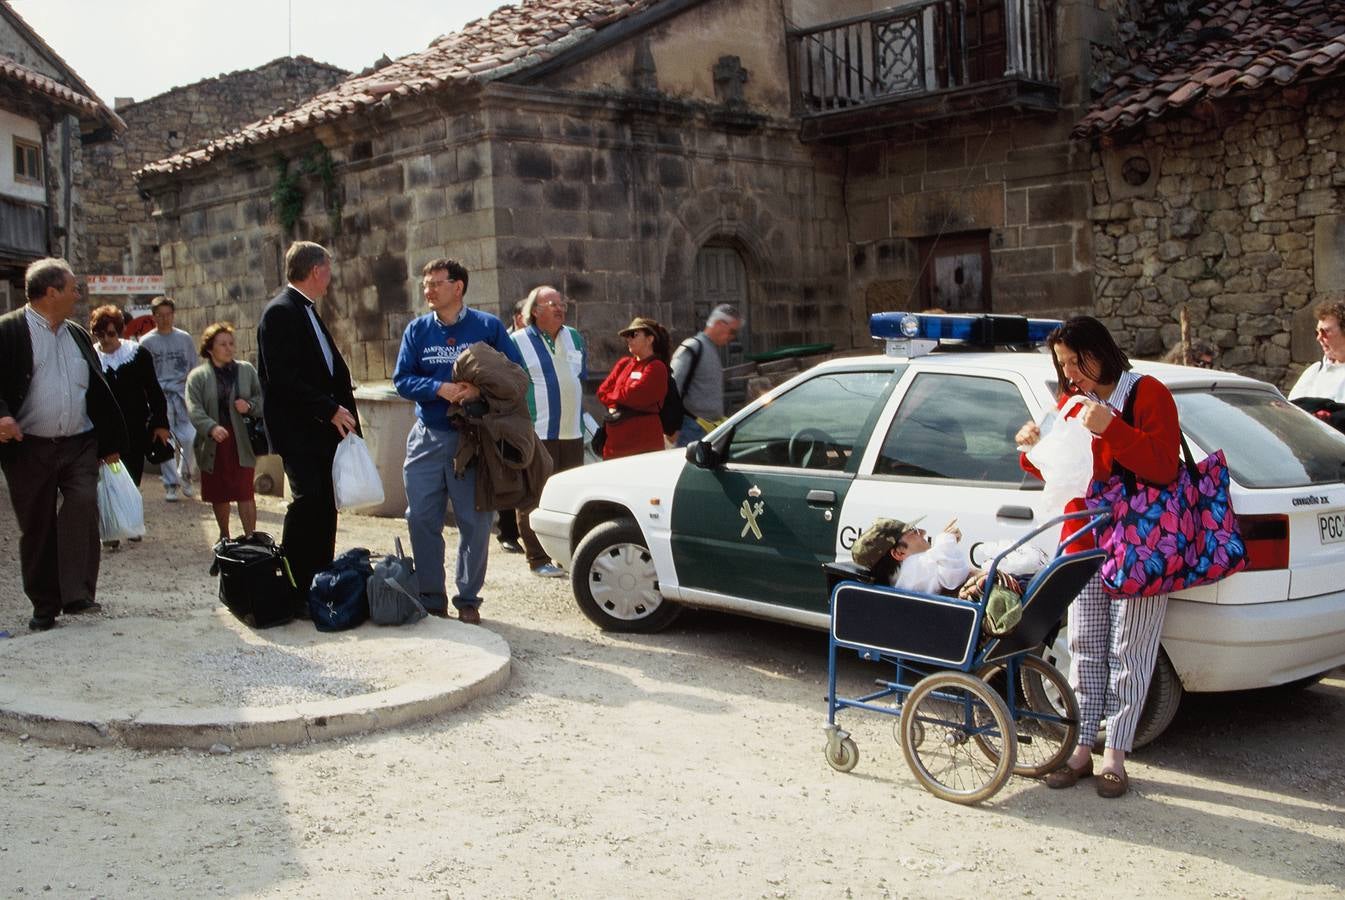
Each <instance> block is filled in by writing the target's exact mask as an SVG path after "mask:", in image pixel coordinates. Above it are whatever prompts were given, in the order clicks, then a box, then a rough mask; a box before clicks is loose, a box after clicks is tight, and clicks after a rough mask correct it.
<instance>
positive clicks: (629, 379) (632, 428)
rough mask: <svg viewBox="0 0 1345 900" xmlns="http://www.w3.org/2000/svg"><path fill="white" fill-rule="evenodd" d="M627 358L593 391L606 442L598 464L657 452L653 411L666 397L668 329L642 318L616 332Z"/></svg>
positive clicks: (658, 426) (658, 424)
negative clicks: (602, 409)
mask: <svg viewBox="0 0 1345 900" xmlns="http://www.w3.org/2000/svg"><path fill="white" fill-rule="evenodd" d="M617 333H618V334H619V335H621V337H623V338H625V339H626V349H627V350H628V351H629V354H628V355H626V356H623V357H621V358H620V359H619V360H617V361H616V365H614V366H612V371H611V372H609V373H608V375H607V377H606V378H605V379H603V382H602V384H601V385H599V386H598V400H599V401H600V402H601V403H602V404H603V405H604V406H606V407H607V412H608V419H607V421H606V422H605V423H604V428H605V429H606V431H607V443H606V444H605V445H604V446H603V448H602V458H603V459H616V458H617V457H620V456H634V455H635V454H636V453H649V452H650V451H653V450H662V449H663V447H664V443H663V423H662V421H660V419H659V409H660V408H661V407H662V406H663V399H664V397H666V396H667V394H668V377H669V376H668V330H667V329H666V328H664V327H663V326H662V325H660V324H659V323H658V322H655V321H654V320H653V319H647V318H645V317H644V316H636V317H635V318H634V319H632V320H631V323H630V325H628V326H626V327H625V328H623V329H621V331H619V332H617Z"/></svg>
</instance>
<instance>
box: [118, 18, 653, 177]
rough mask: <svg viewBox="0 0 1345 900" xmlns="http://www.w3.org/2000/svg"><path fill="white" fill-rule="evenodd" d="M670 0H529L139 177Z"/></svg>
mask: <svg viewBox="0 0 1345 900" xmlns="http://www.w3.org/2000/svg"><path fill="white" fill-rule="evenodd" d="M662 2H665V0H522V2H520V3H518V4H517V5H515V6H503V7H500V8H499V9H497V10H495V12H493V13H491V14H490V15H489V16H486V17H485V18H482V19H477V20H475V21H473V22H469V23H467V24H466V25H464V26H463V28H462V30H461V31H457V32H454V33H453V34H448V35H444V36H443V37H440V38H437V39H436V40H435V41H433V42H432V43H431V44H430V46H429V47H427V48H426V49H424V50H421V51H419V52H417V53H410V54H407V55H406V56H403V57H401V58H399V59H396V60H394V61H392V62H391V63H389V64H387V65H385V66H383V67H381V68H379V69H377V70H375V71H372V72H367V73H361V74H359V75H355V76H353V77H351V78H348V79H346V80H345V81H343V82H341V83H340V84H338V85H336V86H335V87H333V88H332V89H331V90H328V91H324V92H323V93H321V94H318V95H317V96H315V97H312V98H310V99H309V100H306V101H305V102H304V103H302V104H300V105H299V106H296V107H295V108H293V109H291V110H288V111H285V112H282V113H279V114H277V115H272V116H268V117H267V118H265V119H262V120H260V121H257V122H253V123H252V124H251V125H246V126H244V127H243V128H240V129H239V130H238V131H235V132H233V133H232V134H228V135H225V136H224V137H221V138H217V139H215V140H213V141H210V142H208V143H205V144H202V145H201V146H200V147H197V148H196V149H194V150H188V151H185V152H182V153H178V154H176V155H174V156H170V157H168V158H166V159H161V160H159V161H158V162H153V163H150V164H149V165H147V166H145V167H144V168H142V169H140V171H138V172H136V177H137V178H141V177H143V176H145V175H148V174H153V173H167V172H176V171H181V170H184V169H190V168H194V167H196V166H199V165H202V164H204V163H206V162H209V161H210V160H212V159H214V158H215V157H218V156H221V155H223V154H227V153H229V152H231V151H233V150H236V149H238V148H241V147H246V146H249V145H253V144H260V143H263V142H266V141H269V140H273V139H276V138H279V137H283V136H285V135H288V134H294V133H296V132H300V131H304V130H307V129H309V128H313V127H316V126H317V125H320V124H322V123H324V122H330V121H333V120H335V119H340V118H342V117H345V116H349V115H351V114H353V113H355V112H358V111H359V110H362V109H368V108H369V107H372V106H374V105H375V104H377V103H379V102H396V100H397V99H400V98H404V97H410V96H413V95H417V94H424V93H429V92H432V91H438V90H443V89H445V88H449V87H452V86H454V85H461V84H464V83H467V82H471V81H477V82H481V81H491V80H494V79H498V78H502V77H504V76H506V75H510V74H513V73H514V72H517V71H520V70H522V69H526V68H530V67H532V66H535V65H538V64H540V63H542V62H545V61H546V60H548V59H551V58H553V57H555V56H556V55H557V54H559V53H561V52H563V51H565V50H568V49H569V48H571V47H573V46H575V45H576V44H578V43H579V42H581V41H583V40H585V39H587V38H589V37H591V36H593V35H594V34H596V33H597V32H599V31H601V30H603V29H604V28H607V27H609V26H611V25H613V24H615V23H617V22H620V21H621V20H623V19H627V18H629V17H631V16H633V15H636V14H638V13H640V12H643V11H644V10H646V9H649V8H651V7H654V6H657V5H659V4H660V3H662Z"/></svg>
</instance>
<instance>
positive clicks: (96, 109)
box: [0, 0, 125, 311]
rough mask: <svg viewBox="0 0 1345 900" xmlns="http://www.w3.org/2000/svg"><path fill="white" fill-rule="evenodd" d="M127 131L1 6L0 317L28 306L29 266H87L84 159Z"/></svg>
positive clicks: (53, 53) (5, 5) (48, 48)
mask: <svg viewBox="0 0 1345 900" xmlns="http://www.w3.org/2000/svg"><path fill="white" fill-rule="evenodd" d="M124 127H125V126H124V125H123V123H122V121H121V119H119V118H118V117H117V115H116V114H115V113H113V112H112V110H110V109H108V108H107V107H106V106H105V105H104V104H103V102H102V101H101V100H99V99H98V95H97V94H95V93H94V92H93V90H91V89H90V88H89V86H88V85H87V84H86V83H85V82H84V81H83V79H81V78H80V77H79V75H77V74H76V73H75V71H74V70H73V69H71V68H70V66H69V64H67V63H66V62H65V60H63V59H61V57H60V55H59V54H57V53H56V51H55V50H53V49H52V48H51V46H50V45H49V44H47V42H46V41H44V40H43V39H42V38H41V37H40V36H39V35H38V34H37V33H36V32H35V31H33V29H32V28H31V27H29V25H28V23H26V22H25V21H24V20H23V19H22V18H20V17H19V15H18V14H17V13H16V12H14V10H13V9H12V8H11V7H10V5H9V4H8V3H5V2H3V0H0V311H4V310H8V309H12V308H14V307H15V306H19V305H22V304H23V302H24V292H23V272H24V269H25V268H27V266H28V264H29V263H31V262H32V261H34V260H36V259H40V258H42V257H44V256H53V255H55V256H63V257H65V258H66V259H68V260H70V262H71V264H72V265H74V266H75V267H76V270H77V271H78V270H79V268H80V267H81V266H82V265H83V264H84V262H85V261H86V260H87V258H88V252H89V249H90V247H89V242H88V241H87V239H86V238H85V235H84V229H83V221H84V211H85V210H84V207H85V197H84V194H83V192H82V191H81V189H80V174H81V170H82V168H83V165H84V158H85V153H86V152H87V151H88V149H89V148H90V147H94V146H97V145H98V144H99V143H100V142H103V141H106V140H108V139H110V138H112V137H114V136H115V135H116V134H117V133H118V132H119V131H121V130H122V129H123V128H124Z"/></svg>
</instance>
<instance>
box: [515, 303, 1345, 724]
mask: <svg viewBox="0 0 1345 900" xmlns="http://www.w3.org/2000/svg"><path fill="white" fill-rule="evenodd" d="M1056 324H1058V323H1055V322H1053V321H1049V320H1029V319H1023V318H1018V317H1010V316H932V315H918V316H917V315H910V314H903V313H884V314H879V315H876V316H874V317H873V318H872V322H871V331H872V333H873V335H874V337H875V338H876V339H880V340H885V341H886V343H887V353H886V354H885V355H882V356H869V357H853V358H842V359H836V360H832V361H829V362H826V363H823V364H821V365H818V366H816V367H814V368H813V369H810V370H809V371H807V372H804V373H802V374H800V375H798V376H796V377H795V378H793V379H792V380H790V381H788V382H786V383H785V384H782V385H781V386H779V387H778V388H776V389H775V390H773V391H771V392H770V393H769V394H767V395H765V396H763V397H762V398H760V399H758V400H756V401H755V402H753V403H751V404H750V405H748V406H747V407H745V408H744V409H743V410H741V411H740V412H738V413H737V414H736V415H734V416H732V417H731V418H730V419H729V420H728V421H726V422H724V423H723V424H722V425H721V426H720V427H719V428H717V429H715V430H714V431H713V432H711V433H710V434H709V435H707V436H706V438H705V440H703V441H701V442H699V443H696V444H692V445H691V446H690V447H688V448H687V449H686V451H685V452H683V451H681V450H668V451H664V452H661V453H649V454H644V455H640V456H634V457H628V458H625V459H618V460H612V461H609V462H604V463H600V464H598V465H591V466H584V467H582V468H580V469H576V470H571V471H568V472H564V473H561V474H558V475H555V476H554V477H552V478H551V479H550V481H548V482H547V485H546V489H545V490H544V492H543V494H542V498H541V502H540V507H539V508H538V510H537V511H536V512H534V513H533V514H532V518H531V521H532V526H533V528H534V529H535V530H536V531H537V534H538V536H539V537H540V539H541V541H542V544H543V546H544V547H545V548H546V550H547V552H549V553H550V554H551V556H552V557H554V558H555V559H556V560H557V561H558V562H560V563H561V564H562V565H564V566H566V567H567V568H568V569H570V571H571V573H572V582H573V587H574V594H575V599H576V601H577V602H578V604H579V608H580V609H581V610H582V611H583V612H584V614H585V615H587V616H588V617H589V618H590V619H592V620H593V621H594V622H596V623H597V624H598V625H599V626H601V627H602V628H605V629H609V630H613V631H657V630H659V629H661V628H664V627H666V626H667V625H668V624H669V623H670V622H672V620H673V619H674V618H675V617H676V616H677V614H678V613H679V612H680V611H681V609H682V608H683V607H687V606H696V607H706V608H713V609H719V610H727V611H730V612H736V613H742V614H745V615H750V616H757V617H761V618H766V619H774V620H778V621H785V622H792V623H797V624H800V625H806V626H811V627H816V628H826V627H827V625H828V615H827V600H828V590H827V579H826V575H825V573H824V572H823V569H822V565H823V564H824V563H827V562H832V561H835V560H848V559H849V558H850V553H849V551H850V547H851V545H852V544H853V543H854V540H855V538H856V537H857V536H858V535H859V534H860V533H861V532H862V531H863V530H864V528H865V527H867V526H868V525H869V523H871V522H872V521H873V520H874V519H875V518H877V517H880V516H894V517H898V518H903V519H909V518H911V517H913V516H916V515H924V516H926V523H927V524H928V525H929V526H930V527H931V529H937V528H941V527H942V526H943V524H944V523H945V522H947V521H949V520H951V519H953V518H956V519H957V520H958V523H959V525H960V528H961V530H962V532H963V534H964V535H965V537H964V543H965V545H966V546H970V545H971V544H973V543H974V542H978V541H999V540H1004V539H1010V538H1016V537H1018V536H1021V535H1022V534H1023V533H1025V532H1026V531H1027V530H1028V529H1030V528H1031V527H1032V526H1033V524H1034V523H1038V522H1042V521H1045V519H1047V518H1050V517H1051V516H1053V515H1055V514H1057V513H1058V512H1059V510H1055V509H1046V508H1044V503H1043V502H1042V492H1041V488H1042V485H1041V482H1039V481H1037V480H1036V479H1033V478H1030V477H1027V476H1025V475H1024V473H1023V472H1022V471H1021V469H1020V468H1019V465H1018V451H1017V450H1016V448H1015V446H1014V434H1015V432H1016V431H1017V430H1018V428H1019V426H1021V425H1022V424H1023V423H1024V422H1025V421H1027V420H1028V419H1036V420H1040V419H1041V418H1042V417H1043V416H1044V415H1045V414H1046V413H1047V412H1048V411H1049V410H1051V409H1052V408H1053V407H1054V402H1055V391H1056V373H1055V369H1054V367H1053V366H1052V364H1051V359H1050V357H1049V356H1048V355H1047V354H1046V353H1045V352H1043V351H1042V350H1041V348H1040V347H1039V346H1037V345H1039V344H1040V342H1041V341H1042V340H1043V339H1044V337H1045V335H1046V334H1047V333H1048V332H1049V331H1050V329H1051V328H1052V327H1054V325H1056ZM1005 347H1007V348H1010V349H1009V350H1008V351H1006V350H1005V349H996V348H1005ZM1136 369H1137V370H1138V371H1140V372H1143V373H1146V374H1149V375H1153V376H1155V377H1157V378H1158V379H1159V380H1161V381H1162V382H1164V383H1165V384H1166V385H1167V386H1168V387H1169V388H1170V389H1171V390H1172V392H1173V395H1174V397H1175V398H1176V401H1177V406H1178V409H1179V411H1180V415H1181V423H1182V428H1183V431H1184V432H1185V434H1186V436H1187V439H1188V441H1189V442H1190V444H1191V446H1192V451H1193V452H1194V453H1195V454H1196V456H1197V458H1199V457H1200V456H1201V455H1203V454H1202V452H1201V451H1202V450H1203V451H1204V452H1206V453H1208V452H1212V451H1213V450H1215V449H1219V448H1223V449H1224V451H1225V453H1226V454H1227V456H1228V462H1229V468H1230V470H1231V472H1232V476H1233V480H1234V484H1233V488H1232V490H1233V503H1234V507H1235V508H1236V509H1237V511H1238V513H1239V517H1240V520H1241V526H1242V530H1243V534H1244V538H1245V539H1246V541H1247V545H1248V548H1249V551H1250V566H1249V568H1248V570H1246V571H1244V572H1241V573H1239V574H1237V575H1234V576H1232V577H1231V578H1228V579H1225V580H1224V581H1222V582H1220V583H1218V584H1216V585H1210V586H1206V587H1201V588H1196V589H1193V590H1189V591H1183V592H1181V593H1180V594H1177V595H1174V597H1173V599H1172V602H1171V604H1170V605H1169V608H1168V614H1167V620H1166V625H1165V627H1164V631H1163V654H1162V656H1161V659H1160V661H1159V666H1158V671H1157V673H1156V675H1155V678H1154V686H1153V688H1152V689H1151V691H1150V697H1149V704H1148V709H1146V714H1145V722H1144V724H1143V725H1142V729H1141V730H1142V733H1141V735H1140V737H1141V739H1142V740H1151V739H1152V738H1153V737H1154V736H1156V735H1157V733H1158V732H1160V731H1161V730H1162V729H1163V728H1165V727H1166V726H1167V724H1168V722H1169V721H1170V720H1171V717H1172V715H1173V713H1174V712H1175V711H1176V706H1177V702H1178V701H1179V700H1180V697H1181V695H1182V692H1183V690H1186V691H1227V690H1240V689H1246V688H1257V687H1266V686H1271V685H1281V684H1289V683H1295V682H1299V683H1304V684H1310V683H1312V682H1313V681H1315V680H1316V678H1318V677H1320V676H1321V675H1322V674H1324V673H1325V672H1327V671H1329V670H1331V669H1333V668H1334V667H1336V666H1339V665H1342V664H1345V483H1342V479H1343V478H1345V468H1343V467H1345V437H1343V436H1342V435H1340V434H1339V433H1337V432H1336V431H1334V430H1333V429H1331V428H1330V427H1329V426H1327V425H1325V424H1324V423H1322V422H1319V421H1317V420H1316V419H1314V418H1313V417H1312V416H1309V415H1307V414H1306V413H1304V412H1302V411H1300V410H1299V409H1298V408H1296V407H1294V406H1293V405H1291V404H1289V403H1288V402H1287V401H1285V399H1284V398H1283V396H1282V395H1281V394H1280V392H1279V391H1278V390H1276V389H1275V388H1274V387H1273V386H1271V385H1269V384H1266V383H1263V382H1260V381H1256V380H1253V379H1250V378H1245V377H1242V376H1239V375H1234V374H1231V373H1226V372H1218V371H1212V370H1208V369H1199V368H1185V367H1179V366H1168V365H1162V364H1158V363H1141V362H1137V363H1136ZM1040 540H1041V541H1042V547H1043V549H1046V550H1050V549H1053V548H1052V547H1051V546H1049V537H1046V536H1044V537H1042V538H1040ZM1063 644H1064V641H1063V640H1061V641H1058V642H1057V647H1056V648H1055V649H1054V650H1053V651H1048V652H1054V653H1055V655H1056V657H1057V664H1058V665H1063V664H1065V663H1067V660H1061V659H1059V657H1061V656H1063V655H1064V654H1065V652H1066V651H1065V649H1064V647H1063Z"/></svg>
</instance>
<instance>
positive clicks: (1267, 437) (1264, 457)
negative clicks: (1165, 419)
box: [1173, 388, 1345, 488]
mask: <svg viewBox="0 0 1345 900" xmlns="http://www.w3.org/2000/svg"><path fill="white" fill-rule="evenodd" d="M1173 397H1174V398H1175V399H1176V401H1177V410H1178V412H1179V414H1180V415H1181V422H1182V430H1183V431H1185V432H1186V433H1187V434H1188V435H1189V436H1190V437H1192V438H1194V439H1195V441H1196V443H1198V444H1200V446H1201V447H1202V448H1203V449H1204V450H1205V451H1206V452H1207V453H1208V452H1213V451H1215V450H1219V449H1222V450H1223V451H1224V455H1225V456H1227V457H1228V468H1229V470H1230V471H1231V472H1232V475H1233V478H1234V480H1235V481H1237V482H1238V484H1241V485H1242V486H1243V487H1249V488H1287V487H1303V486H1305V485H1310V484H1324V483H1328V482H1335V481H1340V480H1341V479H1342V478H1345V435H1341V434H1340V433H1339V432H1337V431H1334V430H1332V429H1330V428H1327V427H1324V426H1323V425H1322V424H1321V423H1319V422H1315V421H1313V419H1312V417H1311V416H1308V415H1307V414H1306V413H1304V412H1303V411H1302V410H1300V409H1299V408H1298V407H1296V406H1294V405H1293V404H1292V403H1290V402H1288V401H1287V400H1285V399H1284V398H1282V397H1280V396H1279V395H1277V394H1272V393H1270V392H1268V391H1259V390H1250V389H1245V388H1216V389H1215V390H1213V391H1178V392H1175V393H1174V394H1173Z"/></svg>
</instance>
